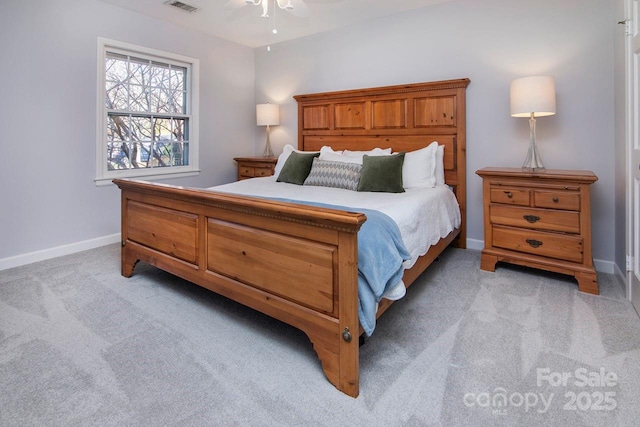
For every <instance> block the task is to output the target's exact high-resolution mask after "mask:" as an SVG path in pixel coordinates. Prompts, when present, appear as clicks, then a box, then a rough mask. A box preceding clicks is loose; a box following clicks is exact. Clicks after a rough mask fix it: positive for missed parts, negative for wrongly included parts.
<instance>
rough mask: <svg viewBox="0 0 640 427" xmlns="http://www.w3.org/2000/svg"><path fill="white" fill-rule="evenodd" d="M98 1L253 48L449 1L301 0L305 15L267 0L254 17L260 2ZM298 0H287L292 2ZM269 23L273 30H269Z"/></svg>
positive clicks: (218, 0) (205, 0)
mask: <svg viewBox="0 0 640 427" xmlns="http://www.w3.org/2000/svg"><path fill="white" fill-rule="evenodd" d="M101 1H103V2H104V3H110V4H112V5H115V6H119V7H123V8H126V9H129V10H133V11H136V12H139V13H142V14H145V15H149V16H152V17H154V18H158V19H160V20H163V21H165V22H170V23H173V24H176V25H180V26H184V27H188V28H191V29H195V30H197V31H201V32H204V33H206V34H209V35H212V36H215V37H220V38H222V39H225V40H229V41H233V42H236V43H239V44H241V45H244V46H248V47H259V46H266V45H269V44H272V43H278V42H282V41H285V40H292V39H295V38H299V37H304V36H308V35H311V34H316V33H321V32H324V31H329V30H333V29H336V28H340V27H345V26H348V25H352V24H356V23H359V22H364V21H367V20H371V19H375V18H380V17H384V16H388V15H393V14H396V13H400V12H406V11H409V10H413V9H419V8H423V7H426V6H430V5H434V4H437V3H444V2H447V1H451V0H304V3H305V4H306V5H307V7H308V10H309V16H308V17H307V18H299V17H296V16H294V15H292V14H290V13H288V12H286V11H284V10H280V9H276V10H275V14H274V11H273V6H272V1H273V0H269V15H270V17H269V18H268V19H266V18H261V17H260V15H261V14H262V8H261V7H260V6H254V5H251V4H247V5H242V3H243V2H242V1H240V2H239V3H238V0H234V1H235V2H236V4H240V5H241V7H239V8H228V7H225V5H226V4H227V3H229V0H180V1H181V2H182V3H186V4H188V5H190V6H194V7H196V8H198V10H197V11H195V12H192V13H189V12H185V11H183V10H180V9H178V8H175V7H172V6H169V5H167V4H165V3H166V2H167V0H135V1H131V0H101ZM299 1H301V0H292V2H293V3H294V5H295V3H296V2H299ZM282 3H284V0H282ZM300 10H301V9H300V8H298V11H300ZM274 26H275V28H277V30H278V34H276V35H274V34H272V29H273V28H274Z"/></svg>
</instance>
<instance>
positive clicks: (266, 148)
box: [262, 126, 274, 157]
mask: <svg viewBox="0 0 640 427" xmlns="http://www.w3.org/2000/svg"><path fill="white" fill-rule="evenodd" d="M273 156H274V154H273V149H271V141H269V126H267V143H266V145H265V146H264V152H263V153H262V157H273Z"/></svg>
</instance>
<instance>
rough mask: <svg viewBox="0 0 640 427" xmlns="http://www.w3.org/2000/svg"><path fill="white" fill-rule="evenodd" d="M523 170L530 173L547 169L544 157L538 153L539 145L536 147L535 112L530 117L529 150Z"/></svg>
mask: <svg viewBox="0 0 640 427" xmlns="http://www.w3.org/2000/svg"><path fill="white" fill-rule="evenodd" d="M522 171H523V172H530V173H532V172H544V171H545V167H544V165H543V164H542V158H541V157H540V153H538V147H536V119H535V117H534V116H533V113H531V118H530V119H529V152H528V153H527V158H526V159H525V160H524V163H523V165H522Z"/></svg>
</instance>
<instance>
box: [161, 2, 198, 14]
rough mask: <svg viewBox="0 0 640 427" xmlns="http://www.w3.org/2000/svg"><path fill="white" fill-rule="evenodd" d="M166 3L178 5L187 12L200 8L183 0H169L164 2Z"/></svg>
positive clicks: (177, 6)
mask: <svg viewBox="0 0 640 427" xmlns="http://www.w3.org/2000/svg"><path fill="white" fill-rule="evenodd" d="M164 4H166V5H168V6H173V7H176V8H178V9H180V10H184V11H185V12H189V13H193V12H195V11H196V10H198V8H197V7H194V6H191V5H189V4H186V3H183V2H181V1H177V0H169V1H166V2H164Z"/></svg>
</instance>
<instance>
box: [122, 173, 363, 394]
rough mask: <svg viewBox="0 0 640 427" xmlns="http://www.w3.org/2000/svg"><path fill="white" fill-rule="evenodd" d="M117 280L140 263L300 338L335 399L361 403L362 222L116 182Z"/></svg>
mask: <svg viewBox="0 0 640 427" xmlns="http://www.w3.org/2000/svg"><path fill="white" fill-rule="evenodd" d="M114 183H116V184H117V185H118V186H119V187H120V189H121V190H122V274H123V275H124V276H126V277H130V276H131V275H132V274H133V270H134V267H135V265H136V263H137V262H138V261H144V262H147V263H149V264H152V265H155V266H157V267H159V268H161V269H163V270H166V271H168V272H170V273H173V274H175V275H177V276H180V277H182V278H184V279H186V280H188V281H190V282H193V283H196V284H198V285H200V286H203V287H205V288H207V289H210V290H212V291H214V292H216V293H218V294H221V295H224V296H226V297H228V298H230V299H233V300H235V301H237V302H239V303H241V304H243V305H246V306H248V307H252V308H254V309H256V310H258V311H261V312H263V313H265V314H267V315H269V316H271V317H274V318H276V319H279V320H281V321H283V322H285V323H288V324H290V325H292V326H294V327H296V328H298V329H300V330H302V331H303V332H305V333H306V334H307V335H308V337H309V339H310V340H311V342H312V343H313V347H314V349H315V351H316V353H317V354H318V357H319V358H320V361H321V363H322V368H323V370H324V372H325V374H326V376H327V378H328V379H329V381H330V382H331V383H332V384H334V385H335V386H336V387H337V388H338V389H340V390H341V391H343V392H344V393H346V394H348V395H350V396H354V397H355V396H357V395H358V391H359V390H358V386H359V380H358V371H359V369H358V359H359V358H358V339H357V338H358V332H359V322H358V309H357V307H358V304H357V298H358V294H357V291H358V273H357V250H358V244H357V232H358V230H359V229H360V226H361V225H362V224H363V223H364V221H365V220H366V217H365V215H364V214H360V213H351V212H343V211H338V210H331V209H323V208H315V207H309V206H301V205H295V204H290V203H282V202H276V201H269V200H263V199H257V198H249V197H239V196H233V195H227V194H220V193H213V192H209V191H204V190H197V189H187V188H182V187H174V186H168V185H160V184H152V183H148V182H143V181H134V180H120V179H118V180H114Z"/></svg>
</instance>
